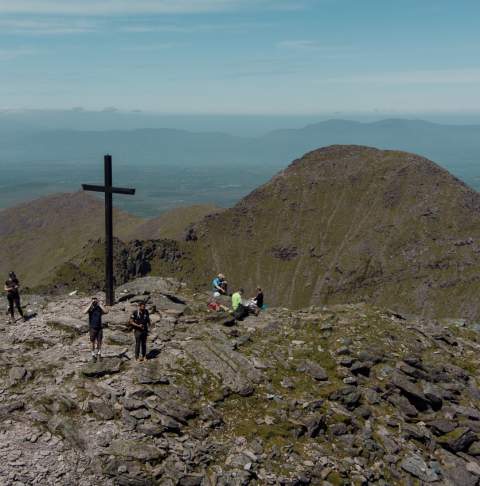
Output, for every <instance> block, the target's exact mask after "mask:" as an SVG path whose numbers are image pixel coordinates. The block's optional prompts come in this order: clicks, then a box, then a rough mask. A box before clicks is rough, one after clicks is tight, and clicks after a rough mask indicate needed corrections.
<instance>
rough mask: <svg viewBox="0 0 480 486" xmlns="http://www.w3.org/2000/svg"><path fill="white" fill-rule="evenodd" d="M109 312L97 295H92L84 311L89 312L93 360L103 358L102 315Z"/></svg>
mask: <svg viewBox="0 0 480 486" xmlns="http://www.w3.org/2000/svg"><path fill="white" fill-rule="evenodd" d="M107 313H108V311H107V309H105V307H103V305H102V304H101V303H100V302H99V301H98V299H97V298H96V297H92V301H91V302H90V303H89V304H88V306H87V307H86V308H85V311H84V314H88V326H89V330H90V342H91V343H92V358H93V361H97V358H98V359H102V340H103V324H102V316H103V315H104V314H107ZM95 345H96V349H95Z"/></svg>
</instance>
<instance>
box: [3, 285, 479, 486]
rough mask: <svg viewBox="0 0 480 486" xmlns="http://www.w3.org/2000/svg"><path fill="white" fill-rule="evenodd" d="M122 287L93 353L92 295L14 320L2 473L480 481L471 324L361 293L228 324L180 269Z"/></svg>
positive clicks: (110, 479)
mask: <svg viewBox="0 0 480 486" xmlns="http://www.w3.org/2000/svg"><path fill="white" fill-rule="evenodd" d="M118 297H119V300H120V301H121V302H119V303H118V304H116V305H115V306H114V307H112V308H111V310H110V313H109V314H108V316H106V319H105V321H106V323H107V327H106V329H105V330H104V335H105V346H104V358H103V359H102V360H101V361H98V362H96V363H93V362H92V361H91V357H90V350H89V348H90V346H89V342H88V334H87V333H86V329H85V328H84V327H83V326H81V325H79V322H84V317H83V316H82V314H81V311H82V308H83V307H84V305H85V303H86V300H85V299H84V298H82V297H78V296H74V297H55V298H49V299H45V298H42V297H39V296H37V297H36V296H27V297H26V298H25V300H26V301H27V304H28V305H27V307H28V308H29V310H30V311H35V312H36V313H37V315H36V316H35V317H32V318H31V319H30V320H29V321H28V322H26V323H24V322H20V321H18V322H17V323H15V324H8V323H2V324H1V332H2V333H3V339H2V342H1V343H0V363H1V368H0V369H1V371H0V477H1V478H2V484H6V485H19V484H25V485H26V484H38V485H58V484H69V485H70V484H72V485H73V484H74V485H82V486H87V485H88V486H90V485H112V486H113V485H155V484H159V485H204V486H207V485H208V486H210V485H224V486H226V485H237V484H238V485H240V484H244V485H247V484H252V485H264V484H272V485H275V484H282V485H301V484H305V485H306V484H312V485H314V484H321V485H326V486H328V485H339V484H343V485H350V484H359V485H366V484H375V485H389V484H426V483H428V484H429V483H432V484H439V485H440V484H442V485H465V484H472V485H476V484H480V439H479V434H480V388H479V385H480V382H479V378H478V373H477V370H478V366H479V349H480V336H479V335H478V333H477V332H476V331H474V330H472V329H470V328H467V327H462V326H461V324H463V323H458V322H456V321H452V320H445V321H430V320H425V319H423V318H416V317H407V316H401V315H399V314H397V313H392V312H391V311H387V310H382V309H380V308H376V307H373V306H370V305H366V304H355V305H339V306H327V307H309V308H306V309H303V310H297V311H290V310H288V309H284V308H272V309H269V310H268V311H265V312H262V313H261V314H260V315H259V316H258V317H255V316H250V317H248V318H246V319H245V320H244V321H242V322H239V323H237V324H236V325H235V326H234V327H225V326H223V325H222V322H224V321H225V317H226V316H225V315H223V314H222V313H219V314H215V313H208V312H207V310H206V300H207V295H206V294H202V293H194V292H193V291H191V290H190V289H189V288H187V287H185V286H184V285H181V284H179V283H178V282H175V281H174V280H171V279H170V280H164V279H153V278H149V279H140V280H138V281H135V282H132V283H131V284H127V285H125V286H124V287H123V288H122V289H120V290H119V292H118ZM140 298H141V299H142V300H147V301H148V306H149V307H150V309H151V311H152V322H153V325H152V329H151V333H150V336H149V344H148V345H149V353H148V359H147V361H145V362H143V363H136V362H135V361H134V360H133V359H132V348H133V337H132V335H131V334H130V333H129V332H128V328H127V326H126V321H127V319H128V315H129V313H130V312H131V310H132V309H133V308H134V305H135V302H136V301H138V300H140ZM67 317H68V319H67Z"/></svg>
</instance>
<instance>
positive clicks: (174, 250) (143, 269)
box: [35, 239, 194, 293]
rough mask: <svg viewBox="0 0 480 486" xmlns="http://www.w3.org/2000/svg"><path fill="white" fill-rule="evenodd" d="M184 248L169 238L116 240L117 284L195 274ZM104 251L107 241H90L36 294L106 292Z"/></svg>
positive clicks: (61, 265)
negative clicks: (159, 276) (139, 279)
mask: <svg viewBox="0 0 480 486" xmlns="http://www.w3.org/2000/svg"><path fill="white" fill-rule="evenodd" d="M182 246H183V245H182V243H180V242H178V241H175V240H167V239H164V240H151V241H138V240H136V241H130V242H127V243H125V242H123V241H121V240H119V239H116V241H115V244H114V258H113V264H114V275H115V285H117V286H118V285H122V284H125V283H126V282H128V281H130V280H133V279H134V278H137V277H144V276H146V275H150V274H152V275H162V276H165V277H170V276H172V277H173V276H177V277H178V276H181V275H185V276H186V275H188V274H190V273H192V271H193V270H194V265H193V263H192V261H191V258H190V255H189V253H188V252H187V251H185V249H183V248H182ZM104 248H105V246H104V240H96V241H89V242H88V243H87V244H86V245H84V247H83V248H82V249H81V251H80V252H79V253H77V254H76V255H75V256H74V257H73V258H71V259H70V260H68V261H66V262H63V263H62V264H60V265H58V266H57V267H56V268H55V269H54V270H53V272H52V274H51V275H50V276H49V277H48V278H47V279H46V280H45V281H44V282H43V283H42V285H39V286H37V287H35V291H38V292H53V293H62V292H66V291H71V290H80V291H83V292H90V291H97V290H104V282H105V251H104Z"/></svg>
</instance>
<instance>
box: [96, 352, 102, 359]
mask: <svg viewBox="0 0 480 486" xmlns="http://www.w3.org/2000/svg"><path fill="white" fill-rule="evenodd" d="M97 358H98V360H99V361H101V360H102V353H101V352H100V351H99V352H98V353H97Z"/></svg>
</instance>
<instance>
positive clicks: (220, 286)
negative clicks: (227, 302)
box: [212, 273, 228, 298]
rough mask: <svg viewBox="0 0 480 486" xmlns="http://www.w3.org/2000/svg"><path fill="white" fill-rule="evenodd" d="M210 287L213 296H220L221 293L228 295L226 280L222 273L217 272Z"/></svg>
mask: <svg viewBox="0 0 480 486" xmlns="http://www.w3.org/2000/svg"><path fill="white" fill-rule="evenodd" d="M212 287H213V296H214V297H215V298H217V297H220V296H221V295H228V294H227V281H226V280H225V275H223V273H219V274H218V275H217V276H216V277H215V278H214V279H213V282H212Z"/></svg>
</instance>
